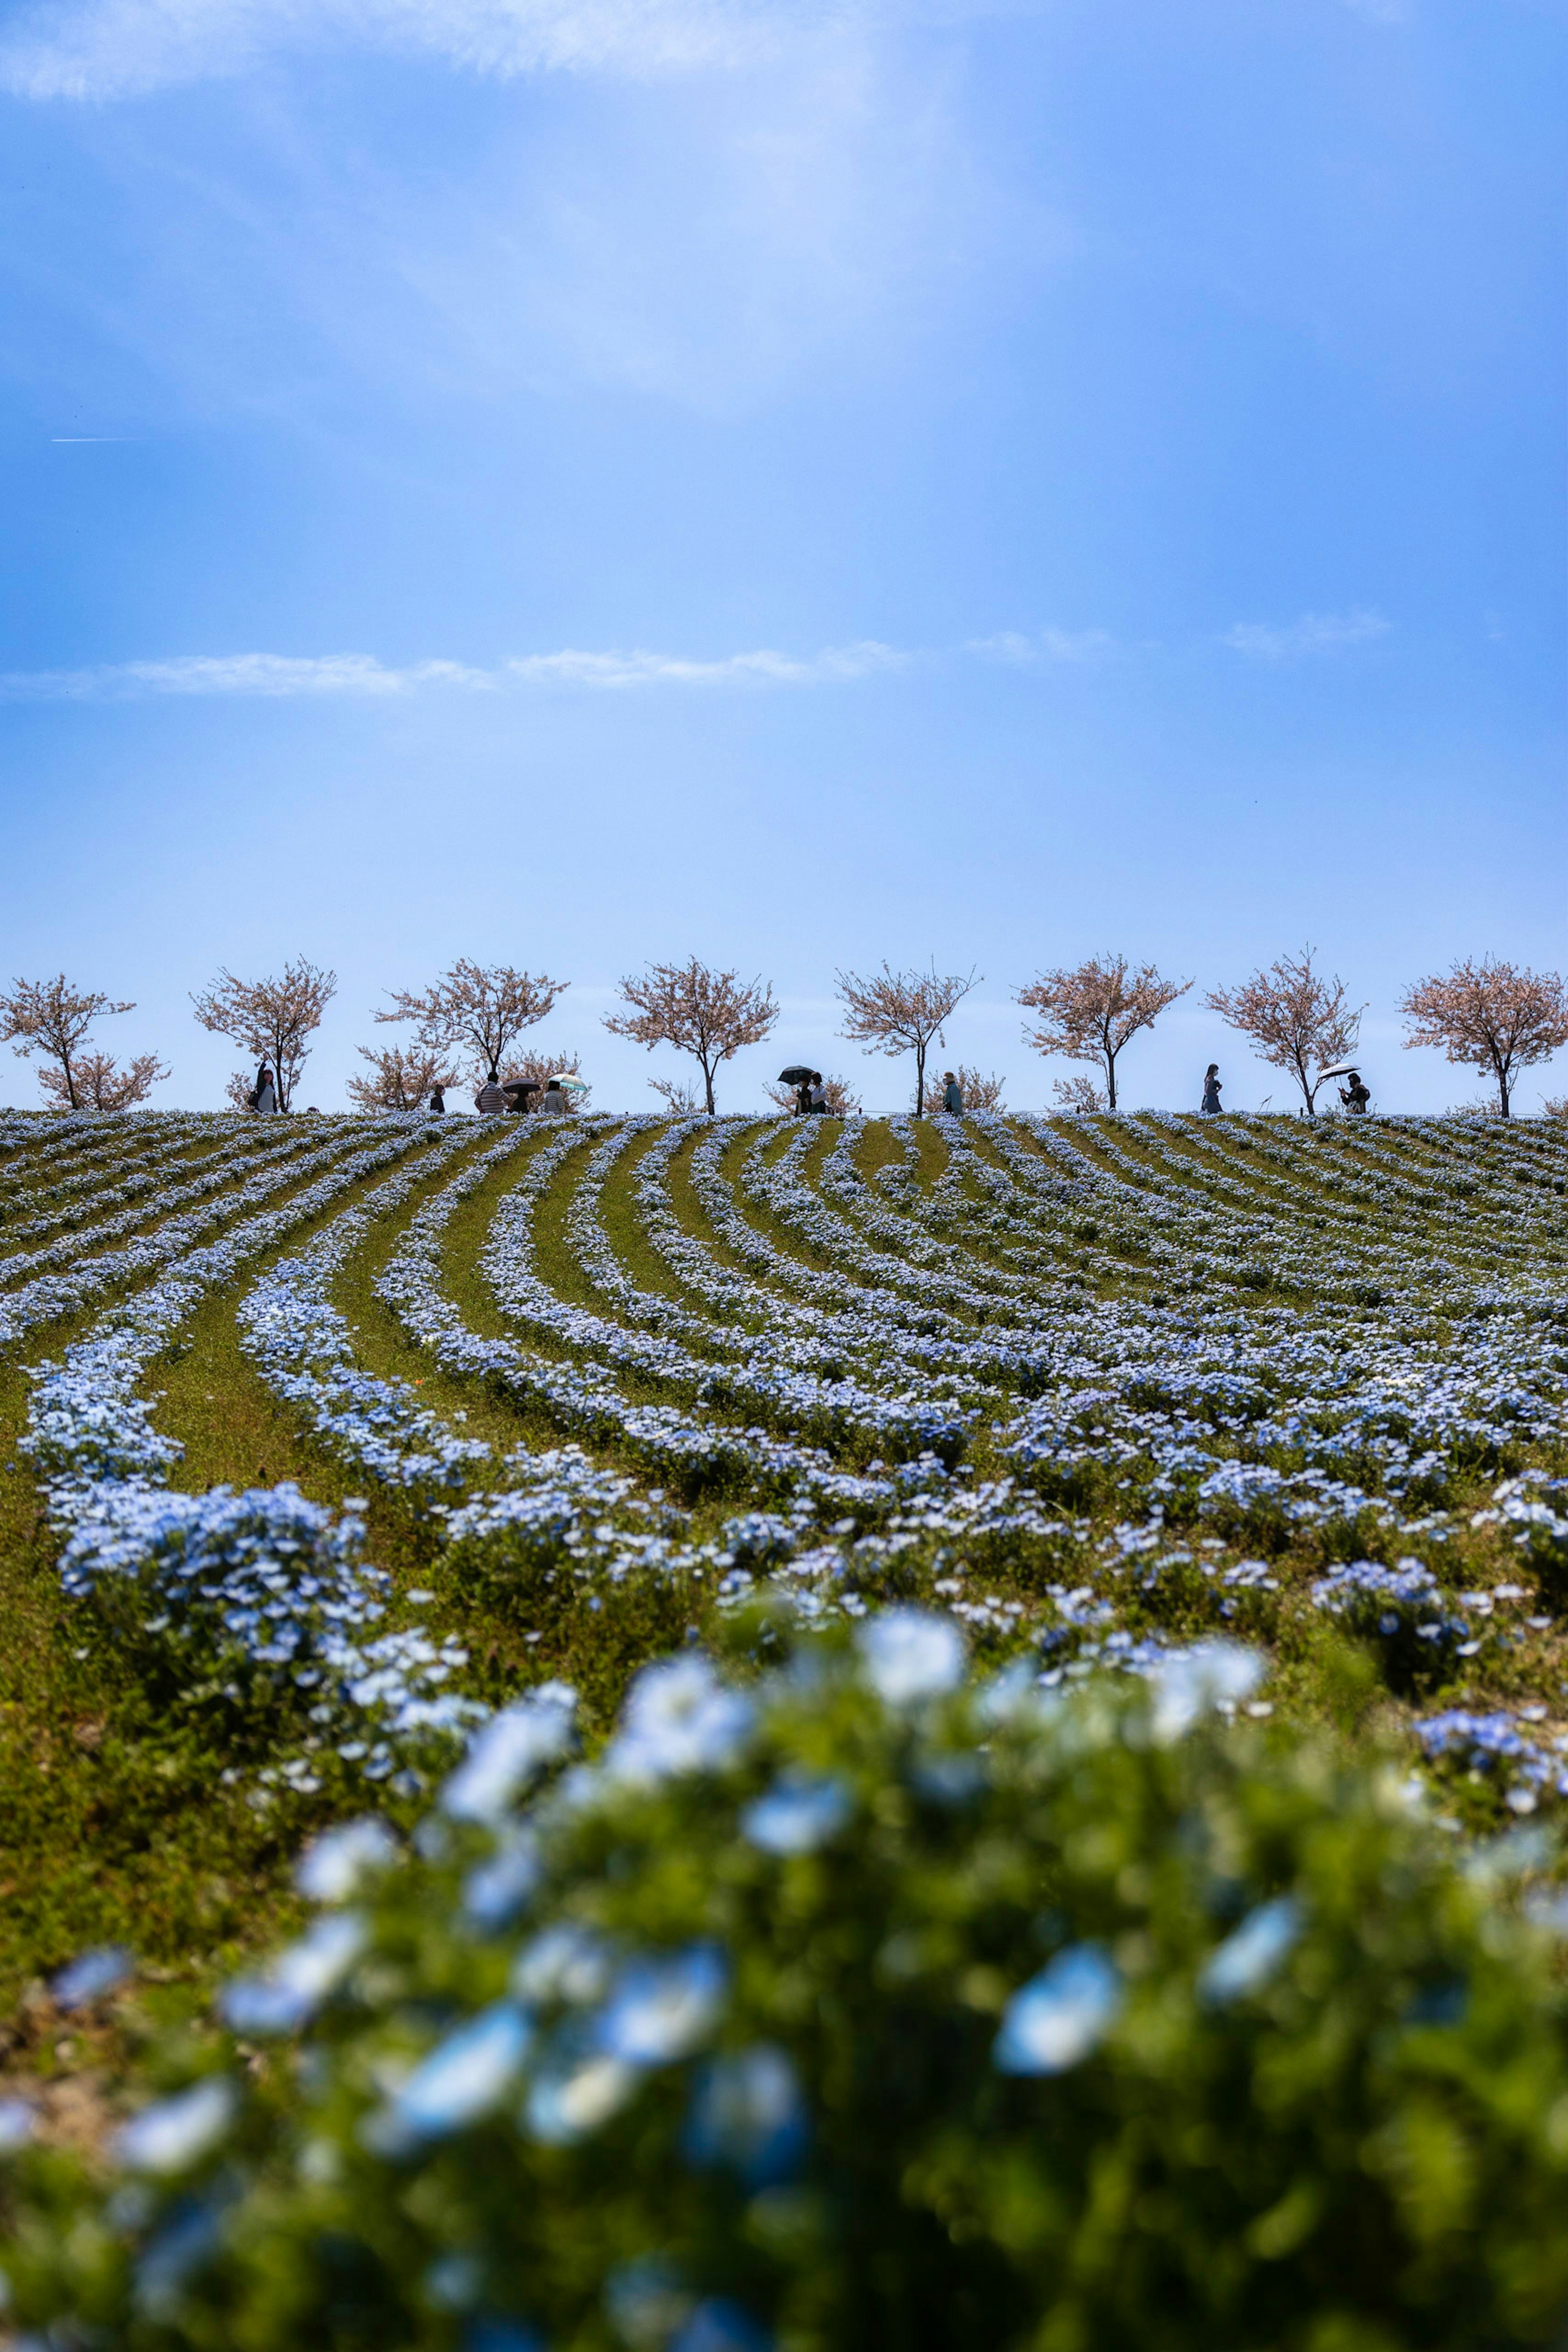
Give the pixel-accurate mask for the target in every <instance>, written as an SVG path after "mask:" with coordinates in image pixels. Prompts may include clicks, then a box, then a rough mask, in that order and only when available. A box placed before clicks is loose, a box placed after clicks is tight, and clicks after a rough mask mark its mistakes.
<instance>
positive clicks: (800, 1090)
mask: <svg viewBox="0 0 1568 2352" xmlns="http://www.w3.org/2000/svg"><path fill="white" fill-rule="evenodd" d="M814 1075H815V1073H814V1072H813V1071H810V1070H809V1069H808V1068H807V1067H806V1065H805V1064H804V1062H791V1063H790V1065H789V1068H788V1069H787V1070H780V1071H779V1085H780V1086H781V1087H794V1089H795V1113H794V1115H795V1117H796V1118H800V1116H801V1115H802V1113H803V1112H806V1111H809V1110H810V1108H811V1080H812V1077H813V1076H814Z"/></svg>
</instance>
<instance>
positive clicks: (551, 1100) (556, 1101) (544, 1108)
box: [539, 1078, 566, 1118]
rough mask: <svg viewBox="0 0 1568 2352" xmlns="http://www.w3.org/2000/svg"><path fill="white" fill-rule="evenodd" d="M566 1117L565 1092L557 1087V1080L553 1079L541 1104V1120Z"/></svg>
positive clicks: (545, 1091)
mask: <svg viewBox="0 0 1568 2352" xmlns="http://www.w3.org/2000/svg"><path fill="white" fill-rule="evenodd" d="M565 1116H566V1095H565V1092H564V1090H563V1089H562V1088H561V1087H559V1086H557V1084H556V1082H555V1080H554V1079H553V1078H552V1079H551V1080H550V1082H549V1086H548V1087H546V1088H545V1090H544V1098H543V1100H542V1101H541V1102H540V1104H539V1117H540V1118H565Z"/></svg>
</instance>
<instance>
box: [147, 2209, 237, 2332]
mask: <svg viewBox="0 0 1568 2352" xmlns="http://www.w3.org/2000/svg"><path fill="white" fill-rule="evenodd" d="M218 2243H219V2235H218V2217H217V2214H216V2213H215V2212H214V2210H213V2207H212V2206H211V2205H210V2204H208V2203H207V2202H206V2201H205V2200H202V2199H197V2198H186V2199H183V2200H181V2201H180V2203H179V2204H177V2205H176V2206H175V2208H174V2210H173V2212H172V2215H171V2217H170V2218H169V2220H168V2221H166V2222H165V2223H164V2225H163V2227H162V2229H161V2230H160V2231H159V2232H158V2234H157V2236H156V2237H155V2238H154V2239H153V2240H152V2243H151V2244H150V2245H149V2246H148V2247H147V2248H146V2250H145V2252H143V2253H142V2255H141V2260H140V2261H139V2262H138V2263H137V2265H136V2288H135V2294H136V2306H137V2309H138V2310H139V2311H141V2312H143V2313H145V2314H146V2315H147V2317H148V2318H149V2319H155V2320H163V2321H170V2320H172V2318H173V2317H174V2315H175V2314H176V2313H177V2311H178V2309H179V2305H180V2299H181V2291H182V2289H183V2287H184V2285H185V2283H186V2281H187V2280H188V2279H189V2278H190V2276H191V2273H193V2271H196V2270H199V2269H200V2267H201V2265H202V2264H203V2263H204V2262H205V2261H206V2260H207V2258H208V2257H209V2255H211V2254H214V2253H215V2252H216V2251H217V2248H218Z"/></svg>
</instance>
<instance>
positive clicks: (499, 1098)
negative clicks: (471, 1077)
mask: <svg viewBox="0 0 1568 2352" xmlns="http://www.w3.org/2000/svg"><path fill="white" fill-rule="evenodd" d="M474 1108H475V1109H476V1110H477V1111H483V1113H484V1114H485V1116H486V1118H491V1117H493V1116H494V1114H495V1113H496V1112H497V1111H503V1110H505V1109H506V1108H507V1097H506V1096H505V1095H504V1094H503V1093H502V1092H501V1088H500V1084H499V1081H498V1080H497V1076H496V1065H495V1064H494V1062H492V1063H491V1065H490V1075H489V1076H488V1077H487V1078H486V1081H485V1083H484V1085H483V1086H482V1087H480V1089H479V1091H478V1093H477V1094H476V1096H475V1097H474Z"/></svg>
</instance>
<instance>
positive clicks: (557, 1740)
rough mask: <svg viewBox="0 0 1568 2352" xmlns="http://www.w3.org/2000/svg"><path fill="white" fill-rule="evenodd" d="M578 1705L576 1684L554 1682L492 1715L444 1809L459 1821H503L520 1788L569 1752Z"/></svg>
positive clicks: (444, 1795) (446, 1793) (449, 1788)
mask: <svg viewBox="0 0 1568 2352" xmlns="http://www.w3.org/2000/svg"><path fill="white" fill-rule="evenodd" d="M576 1707H577V1693H576V1692H575V1691H574V1690H573V1689H572V1687H571V1685H570V1683H557V1682H551V1683H544V1684H541V1685H540V1686H539V1688H538V1690H535V1691H530V1692H529V1693H528V1696H527V1697H526V1698H522V1699H519V1700H518V1701H517V1704H516V1705H515V1706H509V1707H507V1708H506V1709H505V1710H504V1712H503V1713H501V1714H500V1715H497V1716H492V1717H491V1718H490V1720H489V1722H488V1723H486V1725H485V1726H484V1727H483V1728H482V1729H481V1730H480V1731H478V1732H477V1733H476V1735H475V1738H474V1742H473V1745H472V1747H471V1748H469V1750H468V1754H467V1756H466V1758H465V1759H464V1761H463V1763H461V1764H460V1765H459V1766H458V1768H457V1769H456V1771H455V1773H454V1774H453V1775H452V1778H451V1779H450V1780H448V1782H447V1783H446V1786H445V1788H444V1790H442V1792H441V1802H442V1805H443V1807H444V1810H445V1811H447V1812H449V1813H452V1814H455V1816H456V1818H457V1819H458V1820H459V1821H469V1822H495V1821H498V1820H499V1818H500V1816H501V1815H502V1814H503V1813H504V1812H505V1811H506V1810H507V1806H508V1805H509V1804H510V1803H511V1802H512V1800H513V1798H514V1797H515V1796H516V1795H517V1791H518V1790H519V1789H521V1788H523V1787H525V1786H526V1785H527V1783H528V1781H529V1780H532V1779H533V1777H534V1775H535V1774H536V1773H537V1772H538V1771H539V1770H541V1769H542V1768H543V1767H544V1766H545V1765H546V1764H551V1763H553V1762H554V1761H555V1759H556V1758H557V1757H558V1756H561V1755H564V1754H565V1752H566V1750H567V1748H569V1747H570V1744H571V1738H572V1717H573V1714H574V1713H575V1711H576Z"/></svg>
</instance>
